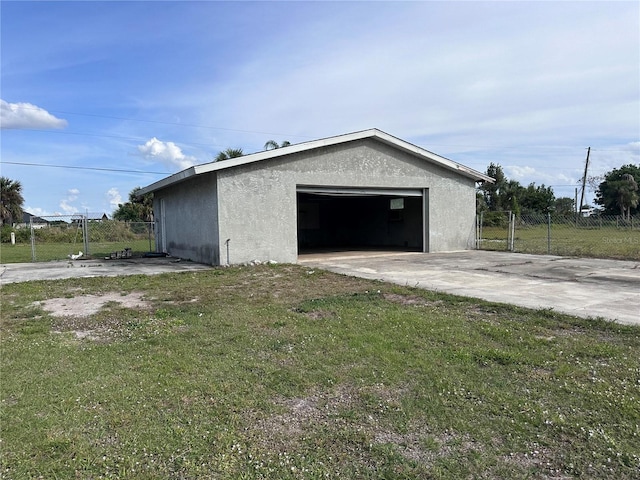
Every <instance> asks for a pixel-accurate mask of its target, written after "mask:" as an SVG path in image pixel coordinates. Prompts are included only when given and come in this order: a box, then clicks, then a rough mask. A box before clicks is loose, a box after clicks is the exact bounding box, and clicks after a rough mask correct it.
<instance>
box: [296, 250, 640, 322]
mask: <svg viewBox="0 0 640 480" xmlns="http://www.w3.org/2000/svg"><path fill="white" fill-rule="evenodd" d="M298 263H300V264H302V265H306V266H308V267H313V268H324V269H327V270H330V271H332V272H337V273H342V274H345V275H353V276H358V277H364V278H369V279H380V280H384V281H388V282H393V283H397V284H401V285H409V286H412V287H420V288H425V289H429V290H436V291H442V292H447V293H452V294H456V295H464V296H469V297H476V298H482V299H484V300H489V301H494V302H502V303H510V304H514V305H519V306H523V307H529V308H551V309H554V310H556V311H559V312H564V313H569V314H572V315H577V316H580V317H603V318H606V319H610V320H615V321H618V322H620V323H627V324H638V325H640V262H633V261H618V260H603V259H587V258H572V257H555V256H550V255H526V254H518V253H507V252H488V251H479V250H474V251H464V252H453V253H407V252H405V253H398V252H395V253H394V252H331V253H320V254H309V255H300V257H299V260H298Z"/></svg>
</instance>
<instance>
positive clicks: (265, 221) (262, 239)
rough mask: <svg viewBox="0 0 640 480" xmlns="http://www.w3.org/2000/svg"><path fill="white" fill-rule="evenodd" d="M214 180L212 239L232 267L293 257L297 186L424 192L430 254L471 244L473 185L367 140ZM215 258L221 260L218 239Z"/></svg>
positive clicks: (246, 167)
mask: <svg viewBox="0 0 640 480" xmlns="http://www.w3.org/2000/svg"><path fill="white" fill-rule="evenodd" d="M217 175H218V184H217V186H218V190H217V195H218V197H217V198H220V199H221V201H220V203H219V206H218V225H219V238H221V239H222V240H223V242H224V240H226V239H230V243H229V258H230V261H231V263H242V262H247V261H251V260H255V259H257V260H263V261H264V260H275V261H278V262H295V261H296V260H297V249H298V245H297V223H296V186H297V185H318V186H343V187H379V188H385V187H386V188H413V189H415V188H420V189H423V188H427V189H429V198H428V206H429V211H428V227H429V238H428V242H427V243H428V247H429V251H431V252H440V251H451V250H464V249H468V248H471V246H472V244H473V235H474V225H475V182H474V181H473V180H472V179H469V178H466V177H463V176H461V175H458V174H456V173H454V172H451V171H449V170H445V169H443V168H440V167H438V166H436V165H434V164H432V163H429V162H426V161H424V160H421V159H418V158H416V157H414V156H412V155H410V154H408V153H405V152H402V151H399V150H397V149H395V148H391V147H389V146H388V145H386V144H383V143H381V142H378V141H376V140H373V139H365V140H359V141H354V142H351V143H348V144H341V145H336V146H331V147H325V148H320V149H317V150H313V151H308V152H302V153H298V154H294V155H291V156H287V157H285V158H278V159H273V160H265V161H262V162H258V163H254V164H248V165H244V166H240V167H236V168H230V169H227V170H220V171H218V172H217ZM189 188H190V189H191V187H189ZM191 193H194V192H193V191H192V192H191ZM217 258H218V259H220V258H223V259H225V260H226V249H225V246H224V245H223V244H220V243H219V242H218V254H217Z"/></svg>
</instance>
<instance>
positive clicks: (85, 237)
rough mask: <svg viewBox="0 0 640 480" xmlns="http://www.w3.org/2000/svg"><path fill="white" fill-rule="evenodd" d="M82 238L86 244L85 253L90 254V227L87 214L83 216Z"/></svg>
mask: <svg viewBox="0 0 640 480" xmlns="http://www.w3.org/2000/svg"><path fill="white" fill-rule="evenodd" d="M82 238H83V245H84V254H85V256H87V257H88V256H89V227H88V226H87V215H84V216H83V217H82Z"/></svg>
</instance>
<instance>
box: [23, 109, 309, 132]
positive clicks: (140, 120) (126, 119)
mask: <svg viewBox="0 0 640 480" xmlns="http://www.w3.org/2000/svg"><path fill="white" fill-rule="evenodd" d="M21 108H23V109H24V110H38V111H39V110H40V109H39V108H30V107H24V106H23V107H21ZM47 111H48V112H52V113H60V114H64V115H78V116H83V117H94V118H110V119H112V120H124V121H128V122H142V123H154V124H158V125H173V126H179V127H189V128H207V129H210V130H224V131H227V132H240V133H256V134H260V135H276V136H288V137H300V138H312V137H309V136H307V135H292V134H288V133H287V134H285V133H274V132H259V131H256V130H241V129H235V128H225V127H214V126H211V125H198V124H192V123H179V122H163V121H160V120H146V119H137V118H131V117H118V116H113V115H99V114H95V113H78V112H67V111H64V110H47Z"/></svg>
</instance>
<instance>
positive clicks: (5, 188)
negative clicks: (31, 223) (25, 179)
mask: <svg viewBox="0 0 640 480" xmlns="http://www.w3.org/2000/svg"><path fill="white" fill-rule="evenodd" d="M23 204H24V198H23V196H22V184H21V183H20V182H19V181H17V180H11V179H10V178H7V177H0V219H1V220H2V222H1V223H2V225H4V224H5V223H8V224H9V225H11V224H12V223H14V221H18V222H21V221H22V205H23Z"/></svg>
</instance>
